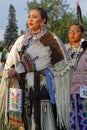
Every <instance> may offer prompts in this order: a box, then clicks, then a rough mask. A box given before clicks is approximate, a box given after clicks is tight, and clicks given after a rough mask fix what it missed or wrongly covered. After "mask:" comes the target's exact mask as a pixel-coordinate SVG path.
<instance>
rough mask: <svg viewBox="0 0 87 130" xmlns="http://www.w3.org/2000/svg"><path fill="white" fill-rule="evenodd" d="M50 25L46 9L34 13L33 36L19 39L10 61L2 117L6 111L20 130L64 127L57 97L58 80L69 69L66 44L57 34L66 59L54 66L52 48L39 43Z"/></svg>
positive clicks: (1, 100)
mask: <svg viewBox="0 0 87 130" xmlns="http://www.w3.org/2000/svg"><path fill="white" fill-rule="evenodd" d="M46 24H47V12H46V11H45V10H44V9H43V8H34V9H32V10H31V11H30V12H29V15H28V27H29V33H28V34H24V35H22V36H20V37H19V38H18V39H17V41H16V42H15V43H14V45H13V46H12V49H11V51H10V53H9V55H8V58H7V60H6V64H5V69H4V74H3V79H2V82H1V87H0V88H1V89H0V104H2V105H0V110H1V111H0V117H1V115H2V113H3V111H4V110H5V112H7V113H6V114H8V115H9V116H8V117H9V122H10V123H11V124H12V126H16V127H18V128H19V130H21V129H25V130H28V129H29V130H30V129H31V130H43V129H44V130H56V129H58V127H59V129H61V128H62V127H61V122H62V124H64V120H63V121H62V116H60V117H61V119H60V118H59V117H58V116H59V114H60V111H61V109H60V111H59V110H58V111H57V107H56V100H59V99H58V98H56V97H57V95H58V94H56V96H55V93H56V90H57V91H58V87H60V85H58V84H57V83H56V84H55V82H56V80H55V79H54V78H55V77H56V76H57V75H56V73H58V72H59V73H58V77H59V75H61V70H62V69H63V68H64V67H63V66H66V65H65V63H66V58H65V50H64V48H63V46H64V45H63V43H62V41H61V40H60V39H59V38H58V37H56V36H55V35H54V34H53V36H54V37H55V39H56V41H58V43H57V44H59V45H58V46H60V47H61V53H62V54H63V55H64V57H63V59H62V60H61V61H63V62H61V61H60V62H59V64H57V63H56V65H55V64H54V65H52V62H51V59H52V58H53V59H54V57H51V54H52V50H51V47H50V46H49V45H48V46H45V45H43V44H41V42H40V41H39V39H40V38H41V37H42V36H43V35H44V34H46V32H47V30H46ZM51 40H52V39H51ZM50 42H51V41H50ZM53 44H54V43H53ZM58 57H60V55H58ZM55 58H56V57H55ZM61 67H62V69H61ZM57 69H58V70H57ZM66 71H67V69H66ZM53 72H55V75H54V73H53ZM63 73H65V71H62V74H63ZM56 78H57V77H56ZM62 79H63V78H62ZM58 83H59V82H58ZM61 83H62V82H61ZM6 85H7V87H6ZM55 86H56V88H55ZM62 87H63V85H62ZM60 88H61V87H60ZM58 93H59V91H58ZM66 95H67V94H66ZM58 96H59V95H58ZM60 96H61V95H60ZM60 99H61V98H60ZM6 101H7V102H6ZM62 101H64V98H63V100H62ZM5 102H6V103H7V104H8V105H7V104H6V103H5ZM57 102H58V101H57ZM58 103H60V102H58ZM57 106H58V107H60V106H59V105H57ZM64 106H65V105H64ZM63 109H64V107H63ZM57 112H58V113H57ZM61 114H62V111H61ZM64 114H65V113H64ZM64 117H65V116H64ZM6 119H7V118H6ZM6 119H5V122H6V121H7V120H6ZM59 120H60V122H58V121H59ZM65 121H66V119H65ZM58 123H59V124H58Z"/></svg>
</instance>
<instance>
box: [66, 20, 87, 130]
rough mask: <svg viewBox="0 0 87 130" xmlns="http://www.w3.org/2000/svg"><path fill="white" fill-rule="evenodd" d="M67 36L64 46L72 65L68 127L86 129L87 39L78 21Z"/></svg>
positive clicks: (79, 129)
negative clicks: (67, 39)
mask: <svg viewBox="0 0 87 130" xmlns="http://www.w3.org/2000/svg"><path fill="white" fill-rule="evenodd" d="M68 36H69V40H70V44H68V45H67V46H66V47H67V50H68V52H69V54H70V55H71V57H72V62H73V65H74V74H73V79H72V85H71V90H70V93H71V95H70V129H71V130H86V129H87V106H86V103H87V99H86V97H85V96H84V95H83V94H84V93H85V91H86V87H87V69H86V68H87V58H86V57H87V51H86V49H87V41H85V38H84V29H83V27H82V26H81V25H80V24H78V23H76V24H73V25H71V27H70V30H69V33H68ZM82 86H83V87H82ZM83 90H84V91H83Z"/></svg>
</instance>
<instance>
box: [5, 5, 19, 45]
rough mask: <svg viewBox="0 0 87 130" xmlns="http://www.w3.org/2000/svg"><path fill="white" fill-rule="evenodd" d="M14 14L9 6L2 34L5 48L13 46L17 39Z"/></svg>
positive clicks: (12, 8)
mask: <svg viewBox="0 0 87 130" xmlns="http://www.w3.org/2000/svg"><path fill="white" fill-rule="evenodd" d="M15 13H16V11H15V8H14V6H13V5H12V4H11V5H10V6H9V14H8V25H7V26H6V30H5V34H4V43H5V44H6V45H7V46H8V45H10V44H13V43H14V42H15V40H16V39H17V37H18V27H17V20H16V14H15Z"/></svg>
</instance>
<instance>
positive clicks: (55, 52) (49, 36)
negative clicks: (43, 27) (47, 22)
mask: <svg viewBox="0 0 87 130" xmlns="http://www.w3.org/2000/svg"><path fill="white" fill-rule="evenodd" d="M39 40H40V42H41V43H42V44H44V45H45V46H50V48H51V51H52V54H51V62H52V64H53V65H54V64H55V63H57V62H59V61H61V60H63V59H64V54H63V48H62V46H61V44H60V43H59V41H58V39H57V38H56V37H55V36H54V34H53V33H52V32H50V31H48V32H46V33H45V34H44V35H43V36H42V37H41V38H40V39H39Z"/></svg>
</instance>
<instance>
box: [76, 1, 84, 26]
mask: <svg viewBox="0 0 87 130" xmlns="http://www.w3.org/2000/svg"><path fill="white" fill-rule="evenodd" d="M76 4H77V18H78V22H79V24H80V25H82V23H83V20H82V12H81V8H80V5H79V1H77V2H76Z"/></svg>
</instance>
